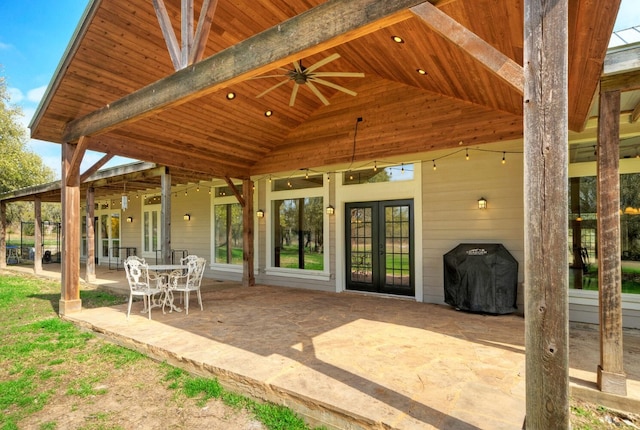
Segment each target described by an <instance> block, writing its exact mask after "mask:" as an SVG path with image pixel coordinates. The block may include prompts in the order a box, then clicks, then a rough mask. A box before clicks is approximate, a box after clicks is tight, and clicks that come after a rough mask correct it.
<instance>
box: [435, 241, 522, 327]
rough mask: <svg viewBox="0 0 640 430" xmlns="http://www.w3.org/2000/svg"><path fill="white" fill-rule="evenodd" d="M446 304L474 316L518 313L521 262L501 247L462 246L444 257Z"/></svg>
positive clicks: (492, 245)
mask: <svg viewBox="0 0 640 430" xmlns="http://www.w3.org/2000/svg"><path fill="white" fill-rule="evenodd" d="M443 258H444V301H445V302H446V303H447V304H449V305H451V306H455V307H456V308H457V309H462V310H466V311H471V312H483V313H491V314H507V313H512V312H514V311H515V310H516V309H517V306H516V298H517V297H516V296H517V291H518V261H517V260H516V259H515V258H513V256H512V255H511V254H510V253H509V251H507V249H506V248H505V247H504V246H503V245H502V244H499V243H461V244H460V245H458V246H456V247H455V248H453V249H452V250H451V251H449V252H447V253H446V254H445V255H444V257H443Z"/></svg>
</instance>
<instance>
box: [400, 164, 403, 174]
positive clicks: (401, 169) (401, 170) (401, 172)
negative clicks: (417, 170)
mask: <svg viewBox="0 0 640 430" xmlns="http://www.w3.org/2000/svg"><path fill="white" fill-rule="evenodd" d="M400 174H401V175H404V163H402V167H401V168H400Z"/></svg>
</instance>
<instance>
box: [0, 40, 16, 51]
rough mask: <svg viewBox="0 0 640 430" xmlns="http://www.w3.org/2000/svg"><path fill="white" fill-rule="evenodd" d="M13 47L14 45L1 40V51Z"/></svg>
mask: <svg viewBox="0 0 640 430" xmlns="http://www.w3.org/2000/svg"><path fill="white" fill-rule="evenodd" d="M11 48H13V46H12V45H10V44H8V43H2V42H0V51H6V50H9V49H11Z"/></svg>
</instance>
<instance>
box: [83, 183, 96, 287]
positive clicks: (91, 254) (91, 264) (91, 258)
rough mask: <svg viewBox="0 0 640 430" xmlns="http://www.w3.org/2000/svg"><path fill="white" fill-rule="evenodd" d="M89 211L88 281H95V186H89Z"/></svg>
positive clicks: (86, 275)
mask: <svg viewBox="0 0 640 430" xmlns="http://www.w3.org/2000/svg"><path fill="white" fill-rule="evenodd" d="M85 200H86V203H87V211H86V212H87V213H86V214H85V216H86V217H87V222H86V224H87V227H86V228H87V232H86V233H87V263H86V265H85V266H86V267H85V270H86V274H85V277H86V280H87V282H95V280H96V242H95V237H96V236H95V235H96V231H95V228H96V227H95V223H94V220H95V202H96V192H95V189H94V188H93V187H89V188H87V196H86V199H85Z"/></svg>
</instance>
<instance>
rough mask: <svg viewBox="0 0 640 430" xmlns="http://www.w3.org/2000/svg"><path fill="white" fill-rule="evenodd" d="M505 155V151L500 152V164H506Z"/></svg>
mask: <svg viewBox="0 0 640 430" xmlns="http://www.w3.org/2000/svg"><path fill="white" fill-rule="evenodd" d="M505 156H506V152H503V153H502V164H507V160H506V158H505Z"/></svg>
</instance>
